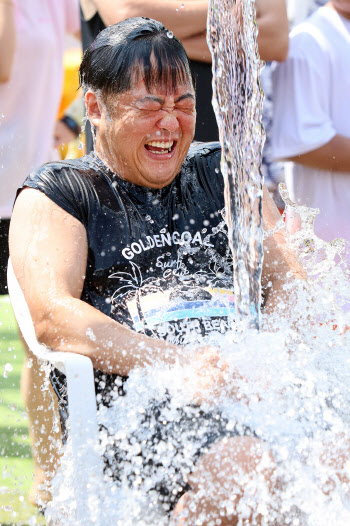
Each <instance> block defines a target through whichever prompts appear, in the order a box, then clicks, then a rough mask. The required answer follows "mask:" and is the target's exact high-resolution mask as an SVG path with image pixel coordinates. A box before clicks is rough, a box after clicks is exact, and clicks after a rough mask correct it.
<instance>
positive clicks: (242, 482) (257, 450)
mask: <svg viewBox="0 0 350 526" xmlns="http://www.w3.org/2000/svg"><path fill="white" fill-rule="evenodd" d="M273 474H274V464H273V459H272V456H271V454H270V453H269V452H268V451H267V449H266V448H265V445H264V444H262V443H261V442H260V441H259V440H257V439H255V438H252V437H233V438H227V439H224V440H222V441H221V442H219V443H217V444H215V445H213V446H212V447H211V448H210V450H209V451H208V452H207V453H206V454H205V455H203V456H202V457H201V458H200V460H199V462H198V463H197V465H196V468H195V470H194V471H193V473H191V475H190V476H189V477H188V483H189V485H190V486H191V488H192V490H191V491H189V492H188V493H186V494H185V495H183V496H182V498H181V499H180V500H179V502H178V504H177V506H176V508H175V510H174V515H173V518H172V521H171V522H170V524H171V525H172V526H193V524H201V525H202V526H210V525H213V526H214V525H215V526H216V525H220V526H229V525H230V526H235V525H236V524H237V523H238V519H239V518H244V519H245V520H248V521H249V524H255V525H259V524H261V517H262V515H261V514H260V513H259V512H258V511H257V508H258V505H259V510H261V511H262V513H264V515H265V512H266V510H268V504H269V502H270V501H271V497H272V494H273V481H272V480H273ZM264 504H265V506H264ZM197 521H200V522H197ZM244 523H245V524H248V523H247V522H244Z"/></svg>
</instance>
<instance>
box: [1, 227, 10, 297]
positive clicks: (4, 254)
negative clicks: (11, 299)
mask: <svg viewBox="0 0 350 526" xmlns="http://www.w3.org/2000/svg"><path fill="white" fill-rule="evenodd" d="M9 229H10V220H9V219H0V294H8V289H7V262H8V259H9Z"/></svg>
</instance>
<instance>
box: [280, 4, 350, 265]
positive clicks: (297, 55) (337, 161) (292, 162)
mask: <svg viewBox="0 0 350 526" xmlns="http://www.w3.org/2000/svg"><path fill="white" fill-rule="evenodd" d="M273 89H274V103H275V107H274V119H273V131H272V147H273V156H274V158H275V159H277V160H285V161H289V162H288V163H287V165H286V184H287V188H288V190H289V192H290V195H291V198H292V200H294V201H296V202H297V203H299V204H302V205H307V206H309V207H313V208H319V209H320V214H319V215H317V217H316V221H315V233H316V235H317V236H318V237H320V238H322V239H324V240H325V241H331V240H333V239H334V238H338V237H341V238H344V239H346V240H347V241H350V206H349V202H350V201H349V195H350V104H348V99H349V93H350V0H331V1H330V2H328V3H327V4H326V5H325V6H324V7H321V8H319V9H318V10H317V11H316V12H315V13H314V14H313V15H312V16H311V17H309V18H308V19H307V20H306V21H305V22H304V23H302V24H300V25H297V26H296V27H295V28H294V29H293V30H292V32H291V35H290V52H289V55H288V59H287V60H286V61H285V62H284V63H282V64H279V65H277V66H276V69H275V72H274V76H273ZM346 259H347V262H348V266H349V268H350V254H349V253H348V254H347V256H346Z"/></svg>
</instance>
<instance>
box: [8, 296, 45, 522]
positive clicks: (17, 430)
mask: <svg viewBox="0 0 350 526" xmlns="http://www.w3.org/2000/svg"><path fill="white" fill-rule="evenodd" d="M23 361H24V351H23V347H22V345H21V342H20V340H19V338H18V334H17V327H16V323H15V319H14V316H13V312H12V309H11V305H10V302H9V298H8V296H0V525H1V526H7V525H10V524H11V525H13V524H18V525H27V524H30V525H33V524H45V521H44V519H43V517H41V516H39V515H38V513H37V511H36V509H35V508H34V507H33V506H31V505H30V503H29V501H28V493H29V489H30V487H31V483H32V473H33V461H32V456H31V449H30V442H29V438H28V419H27V415H26V413H25V410H24V405H23V401H22V398H21V393H20V380H21V370H22V365H23ZM6 364H9V365H7V367H6Z"/></svg>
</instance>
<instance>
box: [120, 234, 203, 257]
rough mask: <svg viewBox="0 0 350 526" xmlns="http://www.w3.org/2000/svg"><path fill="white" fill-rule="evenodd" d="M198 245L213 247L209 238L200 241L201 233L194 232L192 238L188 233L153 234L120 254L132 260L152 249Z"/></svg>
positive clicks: (132, 244)
mask: <svg viewBox="0 0 350 526" xmlns="http://www.w3.org/2000/svg"><path fill="white" fill-rule="evenodd" d="M196 243H197V244H199V245H203V246H206V247H212V246H213V245H212V244H211V243H209V236H206V237H205V238H204V239H202V236H201V232H199V231H198V232H196V233H195V235H194V236H192V234H191V233H190V232H182V234H180V233H179V232H173V233H172V234H170V232H166V233H160V234H153V235H152V236H146V238H145V239H144V240H142V239H139V240H138V241H137V242H136V241H135V242H134V243H131V245H130V247H126V248H124V249H123V250H122V254H123V256H124V257H125V259H128V260H130V259H133V257H134V256H135V254H141V252H145V251H146V250H150V249H151V248H154V247H158V248H161V247H165V246H168V247H171V246H172V245H190V244H196Z"/></svg>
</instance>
